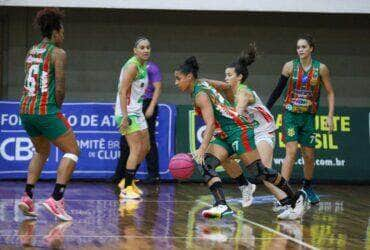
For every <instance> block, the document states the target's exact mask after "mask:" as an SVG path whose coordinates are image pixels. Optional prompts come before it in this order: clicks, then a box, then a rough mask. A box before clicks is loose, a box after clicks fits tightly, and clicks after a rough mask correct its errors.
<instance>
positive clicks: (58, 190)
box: [52, 183, 66, 201]
mask: <svg viewBox="0 0 370 250" xmlns="http://www.w3.org/2000/svg"><path fill="white" fill-rule="evenodd" d="M65 190H66V185H65V184H59V183H56V184H55V187H54V192H53V194H52V197H53V199H54V200H56V201H59V200H61V199H62V198H63V196H64V191H65Z"/></svg>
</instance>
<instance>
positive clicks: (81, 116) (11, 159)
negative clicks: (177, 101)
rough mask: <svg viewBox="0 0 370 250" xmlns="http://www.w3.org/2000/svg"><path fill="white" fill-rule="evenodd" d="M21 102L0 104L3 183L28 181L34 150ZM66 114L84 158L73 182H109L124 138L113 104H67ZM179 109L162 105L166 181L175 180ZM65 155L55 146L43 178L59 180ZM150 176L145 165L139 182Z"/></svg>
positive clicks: (159, 124) (0, 173)
mask: <svg viewBox="0 0 370 250" xmlns="http://www.w3.org/2000/svg"><path fill="white" fill-rule="evenodd" d="M18 106H19V104H18V102H0V132H1V133H0V179H16V178H25V177H26V176H27V168H28V164H29V161H30V160H31V158H32V155H33V152H34V148H33V145H32V142H31V140H30V138H29V137H28V136H27V134H26V132H25V131H24V130H23V127H22V124H21V120H20V118H19V116H18ZM62 113H63V114H64V115H65V116H66V118H67V119H68V121H69V123H70V124H71V126H72V128H73V131H74V133H75V134H76V138H77V142H78V145H79V147H80V149H81V155H80V156H79V161H78V164H77V166H76V169H75V171H74V173H73V178H86V179H90V178H92V179H94V178H109V177H111V176H112V175H113V173H114V170H115V168H116V166H117V161H118V159H119V156H120V134H119V133H118V131H117V125H116V122H115V119H114V105H113V104H112V103H65V104H64V105H63V109H62ZM175 120H176V108H175V106H174V105H167V104H159V114H158V117H157V124H156V129H157V130H156V141H157V145H158V150H159V154H160V157H159V168H160V174H161V177H162V178H163V179H171V178H172V176H171V174H170V173H169V171H168V162H169V159H170V158H171V157H172V156H173V154H174V143H175V127H174V126H175ZM62 156H63V153H62V152H60V151H59V150H58V149H57V148H55V147H54V146H52V148H51V153H50V156H49V159H48V161H47V163H46V164H45V166H44V169H43V172H42V175H41V178H43V179H50V178H55V177H56V171H57V167H58V162H59V160H60V159H61V158H62ZM146 175H147V170H146V164H145V162H144V163H143V164H142V165H141V166H140V168H139V171H138V173H137V178H145V177H146Z"/></svg>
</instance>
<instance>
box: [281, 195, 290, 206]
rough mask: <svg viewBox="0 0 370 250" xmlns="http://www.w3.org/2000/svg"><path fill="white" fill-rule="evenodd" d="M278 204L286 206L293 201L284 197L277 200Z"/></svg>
mask: <svg viewBox="0 0 370 250" xmlns="http://www.w3.org/2000/svg"><path fill="white" fill-rule="evenodd" d="M279 202H280V204H281V205H282V206H286V205H292V204H293V201H292V199H291V198H290V197H285V198H284V199H281V200H279Z"/></svg>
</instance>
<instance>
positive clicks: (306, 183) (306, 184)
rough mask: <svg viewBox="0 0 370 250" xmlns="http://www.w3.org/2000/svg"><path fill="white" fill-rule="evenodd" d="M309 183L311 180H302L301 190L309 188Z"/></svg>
mask: <svg viewBox="0 0 370 250" xmlns="http://www.w3.org/2000/svg"><path fill="white" fill-rule="evenodd" d="M311 182H312V180H307V179H303V181H302V184H303V188H309V187H311Z"/></svg>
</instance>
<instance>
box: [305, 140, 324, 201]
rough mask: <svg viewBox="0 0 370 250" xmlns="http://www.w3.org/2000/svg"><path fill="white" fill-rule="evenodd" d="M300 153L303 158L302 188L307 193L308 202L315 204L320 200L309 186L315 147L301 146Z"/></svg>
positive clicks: (313, 164)
mask: <svg viewBox="0 0 370 250" xmlns="http://www.w3.org/2000/svg"><path fill="white" fill-rule="evenodd" d="M302 155H303V159H304V169H303V170H304V171H303V172H304V179H303V190H304V191H305V192H306V193H307V197H308V200H309V201H310V203H311V204H317V203H319V202H320V198H319V196H318V195H317V194H316V193H315V192H314V191H313V189H312V187H311V182H312V179H313V174H314V169H315V148H313V147H305V146H303V147H302Z"/></svg>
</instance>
